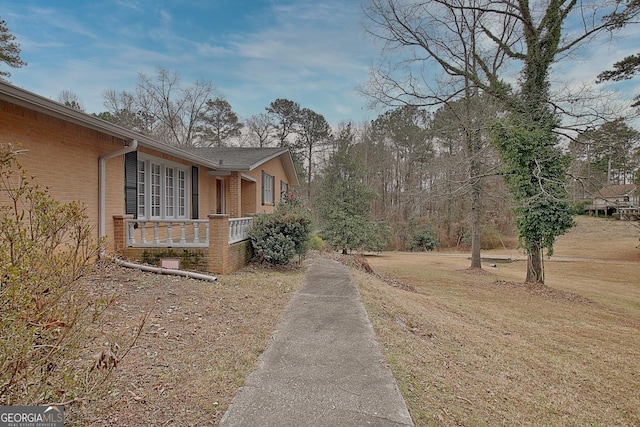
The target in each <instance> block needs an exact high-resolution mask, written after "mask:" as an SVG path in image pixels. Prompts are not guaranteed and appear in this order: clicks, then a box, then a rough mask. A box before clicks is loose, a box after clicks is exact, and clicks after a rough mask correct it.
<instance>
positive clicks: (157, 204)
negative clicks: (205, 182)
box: [136, 158, 189, 219]
mask: <svg viewBox="0 0 640 427" xmlns="http://www.w3.org/2000/svg"><path fill="white" fill-rule="evenodd" d="M188 170H189V168H188V167H182V166H180V165H177V164H169V165H167V164H162V163H160V162H159V161H157V160H156V159H153V158H147V159H140V160H139V161H138V175H137V187H138V189H137V191H138V195H137V198H136V200H137V203H138V207H137V209H138V210H137V211H138V218H147V219H160V218H187V215H188V209H187V206H188V203H189V200H188V196H187V194H188V193H187V189H188V185H189V184H188V181H187V179H188V178H187V177H188V176H189V175H188V174H187V171H188Z"/></svg>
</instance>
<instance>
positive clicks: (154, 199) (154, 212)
mask: <svg viewBox="0 0 640 427" xmlns="http://www.w3.org/2000/svg"><path fill="white" fill-rule="evenodd" d="M160 182H161V179H160V165H156V164H154V163H152V164H151V217H152V218H159V217H160V201H161V200H162V196H161V194H160Z"/></svg>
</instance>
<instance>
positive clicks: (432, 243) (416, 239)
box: [411, 225, 439, 251]
mask: <svg viewBox="0 0 640 427" xmlns="http://www.w3.org/2000/svg"><path fill="white" fill-rule="evenodd" d="M438 244H439V242H438V239H437V238H436V235H435V233H434V231H433V229H432V228H431V226H430V225H429V226H427V227H425V228H423V229H421V230H418V231H417V232H416V233H415V234H414V235H413V237H412V238H411V250H412V251H413V250H421V251H424V250H427V251H432V250H434V249H435V248H436V247H438Z"/></svg>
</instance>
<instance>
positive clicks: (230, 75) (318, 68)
mask: <svg viewBox="0 0 640 427" xmlns="http://www.w3.org/2000/svg"><path fill="white" fill-rule="evenodd" d="M0 17H2V19H4V20H5V21H7V24H8V26H9V29H10V30H11V32H12V33H13V34H14V35H15V36H16V38H17V42H18V43H19V44H20V47H21V49H22V53H21V57H22V59H23V60H24V61H26V62H27V63H28V65H27V66H26V67H23V68H21V69H10V70H9V71H10V72H11V77H10V78H9V81H10V82H11V83H12V84H15V85H17V86H20V87H23V88H24V89H27V90H29V91H32V92H35V93H38V94H40V95H43V96H46V97H49V98H52V99H57V98H58V96H59V94H60V92H61V91H62V90H64V89H69V90H71V91H73V92H74V93H76V94H77V95H78V97H79V98H80V99H81V100H82V102H83V103H84V105H85V108H86V110H87V111H88V112H99V111H104V109H105V108H104V107H103V105H102V95H101V94H102V92H103V91H104V90H105V89H116V90H133V89H134V87H135V84H136V81H137V76H138V73H139V72H142V73H145V74H147V75H154V74H155V71H156V67H158V66H160V67H164V68H166V69H168V70H169V71H176V72H178V73H179V75H180V77H181V80H182V82H183V84H185V85H190V84H193V82H195V81H196V80H197V79H199V78H201V79H204V80H208V81H210V82H212V83H213V84H214V85H215V86H216V87H217V89H218V90H219V92H221V93H222V94H223V95H225V97H226V98H227V100H228V101H229V103H230V104H231V106H232V108H233V109H234V110H235V111H236V112H237V113H239V114H240V115H241V116H244V117H247V116H250V115H253V114H258V113H262V112H264V109H265V107H266V106H268V105H269V103H271V102H272V101H273V100H275V99H276V98H287V99H290V100H293V101H296V102H298V103H300V104H301V106H302V107H307V108H311V109H313V110H314V111H316V112H318V113H320V114H323V115H324V116H325V118H326V119H327V120H328V121H329V123H330V124H332V125H337V124H338V123H339V122H340V121H341V120H343V119H345V120H346V119H353V120H355V121H360V120H364V119H366V118H370V117H375V116H376V114H374V113H370V112H367V111H366V109H365V105H366V100H364V99H363V98H362V97H360V96H359V95H358V93H357V92H356V87H357V86H358V85H359V84H362V83H363V82H364V81H365V80H366V78H367V69H368V66H369V65H370V63H371V60H372V58H373V57H375V55H376V54H377V53H376V52H377V51H376V50H375V49H374V48H373V43H372V41H371V40H370V39H368V38H367V37H366V36H365V34H364V32H363V30H362V26H361V25H360V23H361V12H360V5H359V2H358V1H349V0H346V1H345V0H335V1H334V0H323V1H313V0H311V1H295V0H292V1H276V0H273V1H270V0H211V1H197V0H187V1H177V0H174V1H157V0H107V1H79V0H71V1H67V0H55V1H31V0H8V1H7V0H5V1H3V4H2V6H0Z"/></svg>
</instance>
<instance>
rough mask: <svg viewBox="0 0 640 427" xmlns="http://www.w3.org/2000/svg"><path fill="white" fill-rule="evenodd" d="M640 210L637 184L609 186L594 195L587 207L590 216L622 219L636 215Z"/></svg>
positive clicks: (586, 210)
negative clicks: (616, 216)
mask: <svg viewBox="0 0 640 427" xmlns="http://www.w3.org/2000/svg"><path fill="white" fill-rule="evenodd" d="M639 210H640V195H639V194H638V186H637V185H636V184H623V185H608V186H606V187H604V188H602V189H600V190H599V191H597V192H596V193H595V194H594V195H593V199H592V200H591V203H590V204H588V205H586V206H585V212H587V213H588V214H589V215H595V216H599V215H603V216H611V215H613V214H615V213H617V214H619V215H620V216H621V217H624V216H625V215H629V214H631V215H635V214H637V213H639V212H638V211H639Z"/></svg>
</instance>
